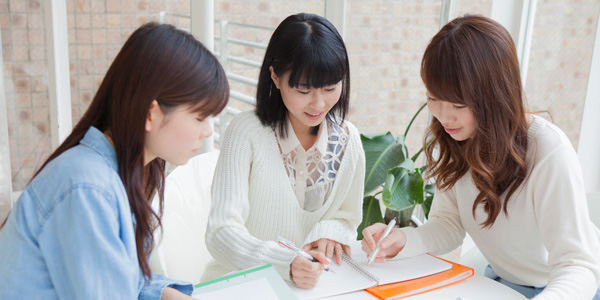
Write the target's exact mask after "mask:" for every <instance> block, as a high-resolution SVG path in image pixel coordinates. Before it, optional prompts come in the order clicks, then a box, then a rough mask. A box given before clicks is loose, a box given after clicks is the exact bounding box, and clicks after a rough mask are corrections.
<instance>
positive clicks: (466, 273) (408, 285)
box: [366, 255, 475, 299]
mask: <svg viewBox="0 0 600 300" xmlns="http://www.w3.org/2000/svg"><path fill="white" fill-rule="evenodd" d="M432 256H433V255H432ZM437 258H439V257H437ZM439 259H441V258H439ZM441 260H443V261H445V262H448V263H450V264H452V268H451V269H450V270H448V271H444V272H440V273H437V274H433V275H429V276H425V277H421V278H416V279H411V280H407V281H401V282H396V283H390V284H386V285H380V286H376V287H372V288H368V289H366V291H367V292H369V293H370V294H371V295H373V296H375V297H377V298H379V299H400V298H405V297H408V296H414V295H418V294H422V293H425V292H428V291H433V290H437V289H439V288H443V287H445V286H449V285H452V284H455V283H457V282H460V281H463V280H465V279H467V278H469V277H472V276H473V274H474V273H475V272H474V271H473V269H471V268H469V267H467V266H463V265H460V264H457V263H454V262H451V261H447V260H445V259H441Z"/></svg>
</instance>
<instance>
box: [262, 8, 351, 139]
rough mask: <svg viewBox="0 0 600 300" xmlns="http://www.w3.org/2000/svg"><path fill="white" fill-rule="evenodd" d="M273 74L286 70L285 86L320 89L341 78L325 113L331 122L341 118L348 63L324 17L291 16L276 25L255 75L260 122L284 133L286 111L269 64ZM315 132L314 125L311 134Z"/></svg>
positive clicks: (347, 93) (346, 95) (345, 107)
mask: <svg viewBox="0 0 600 300" xmlns="http://www.w3.org/2000/svg"><path fill="white" fill-rule="evenodd" d="M270 66H272V67H273V71H274V72H275V74H276V75H277V76H283V74H285V73H287V72H290V77H289V80H288V85H289V86H291V87H298V86H299V85H307V86H309V87H311V88H321V87H324V86H328V85H332V84H336V83H338V82H340V81H342V93H341V94H340V99H339V101H338V102H337V103H336V104H335V105H334V106H333V107H332V108H331V110H330V111H329V112H328V113H327V118H328V119H329V120H330V121H332V122H335V118H334V117H333V116H334V115H335V114H337V116H338V117H340V119H341V120H344V118H345V117H346V113H347V112H348V106H349V105H350V104H349V103H350V63H349V61H348V53H347V52H346V45H345V44H344V40H343V39H342V37H341V36H340V34H339V33H338V31H337V30H336V29H335V27H334V26H333V24H331V22H329V21H328V20H327V19H325V18H323V17H321V16H318V15H313V14H297V15H291V16H289V17H287V18H285V20H283V21H282V22H281V24H279V26H277V29H275V32H273V35H272V36H271V39H270V40H269V45H268V46H267V51H266V53H265V58H264V60H263V63H262V67H261V69H260V74H259V76H258V85H257V89H256V115H257V116H258V119H259V120H260V121H261V123H262V124H263V125H265V126H270V127H271V128H273V130H278V132H279V134H281V136H284V137H285V136H286V134H287V132H286V128H287V127H286V121H287V118H288V111H287V108H286V107H285V105H284V103H283V100H282V98H281V92H280V91H279V89H277V88H276V87H275V84H274V83H273V80H272V79H271V72H270V70H269V67H270ZM318 132H319V126H315V127H314V128H313V130H312V134H314V135H316V134H317V133H318Z"/></svg>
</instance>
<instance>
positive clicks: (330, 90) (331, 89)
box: [325, 87, 335, 92]
mask: <svg viewBox="0 0 600 300" xmlns="http://www.w3.org/2000/svg"><path fill="white" fill-rule="evenodd" d="M325 91H326V92H333V91H335V88H334V87H333V88H328V89H325Z"/></svg>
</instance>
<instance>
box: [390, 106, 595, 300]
mask: <svg viewBox="0 0 600 300" xmlns="http://www.w3.org/2000/svg"><path fill="white" fill-rule="evenodd" d="M528 134H529V135H528V149H527V158H526V160H527V165H528V166H529V170H528V172H529V173H528V174H529V177H528V178H527V179H526V181H524V182H523V184H522V187H521V188H520V189H519V190H517V191H516V192H515V194H513V195H512V196H511V199H510V200H509V202H508V217H507V216H505V215H504V213H503V212H501V213H500V215H498V218H497V219H496V222H495V223H494V225H493V226H492V227H491V228H489V229H484V228H482V227H481V225H480V224H481V223H482V222H483V221H484V220H485V219H486V216H487V215H486V214H485V212H484V211H483V208H482V207H481V206H480V207H479V208H478V209H477V210H476V216H477V218H476V219H474V218H473V215H472V207H473V203H474V200H475V197H476V196H477V194H478V193H479V190H478V189H477V188H476V186H475V184H474V182H473V180H472V177H471V173H470V172H468V173H467V174H466V175H465V176H463V177H462V178H461V179H460V180H459V181H458V182H457V183H456V184H455V185H454V187H453V188H452V189H449V190H447V191H443V192H442V191H437V192H436V194H435V199H434V200H433V205H432V208H431V213H430V216H429V221H428V222H427V223H426V224H425V225H423V226H421V227H419V228H416V229H414V228H410V229H409V228H405V229H403V230H404V232H405V233H406V236H407V244H406V246H405V247H404V249H403V250H402V251H401V252H400V253H399V254H398V256H397V257H406V256H414V255H417V254H421V253H426V252H429V253H434V254H441V253H444V252H447V251H450V250H452V249H454V248H456V247H457V246H458V245H460V243H461V242H462V240H463V238H464V236H465V231H466V232H468V233H469V235H471V237H472V238H473V240H474V242H475V244H476V245H477V246H478V247H479V249H480V250H481V252H482V253H483V255H484V256H485V258H486V259H487V261H488V262H489V264H490V265H491V266H492V268H493V269H494V271H495V272H496V274H498V275H499V276H500V277H502V278H504V279H506V280H508V281H510V282H513V283H516V284H520V285H525V286H536V287H543V286H546V285H547V287H546V288H545V289H544V291H543V292H542V293H540V294H539V295H538V296H537V297H535V299H536V300H542V299H544V300H546V299H556V300H567V299H573V300H584V299H591V298H592V297H593V296H592V295H594V294H595V292H596V290H597V289H598V283H599V282H600V241H599V236H600V231H598V228H596V227H595V226H594V225H593V223H592V222H591V221H590V218H589V214H588V209H587V201H586V196H585V188H584V186H583V179H582V173H581V167H580V165H579V161H578V159H577V154H576V153H575V151H574V149H573V147H572V146H571V143H570V142H569V140H568V138H567V137H566V136H565V134H564V133H563V132H562V131H561V130H560V129H559V128H558V127H556V126H554V125H553V124H551V123H550V122H548V121H546V120H544V119H543V118H541V117H537V116H534V121H533V122H532V124H531V126H530V127H529V131H528Z"/></svg>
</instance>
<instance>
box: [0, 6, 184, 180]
mask: <svg viewBox="0 0 600 300" xmlns="http://www.w3.org/2000/svg"><path fill="white" fill-rule="evenodd" d="M44 9H45V7H44V2H43V1H41V0H0V27H1V30H2V52H3V56H4V72H5V77H6V78H5V86H6V91H5V92H6V98H7V103H6V106H7V115H8V125H9V126H8V127H9V145H10V153H11V157H10V163H11V170H12V178H13V190H16V191H18V190H22V189H23V188H24V187H25V185H26V184H27V182H28V181H29V179H31V176H32V175H33V173H34V172H35V171H36V170H37V169H38V168H39V167H40V165H41V164H42V163H43V162H44V160H45V159H46V158H47V157H48V155H50V153H51V143H50V130H49V126H50V121H49V120H50V118H49V112H48V88H47V84H48V78H47V71H48V70H47V65H46V52H45V51H46V44H45V43H46V41H45V38H46V34H45V27H44V26H45V24H44ZM189 10H190V1H189V0H150V1H148V0H139V1H132V0H123V1H121V0H112V1H99V0H67V26H68V30H69V32H68V34H69V57H70V73H71V103H72V116H73V124H75V123H76V122H77V121H78V120H79V118H80V117H81V115H82V114H83V112H85V109H86V108H87V106H88V105H89V103H90V102H91V100H92V97H93V95H94V93H95V91H96V89H97V87H98V85H99V84H100V81H101V80H102V78H103V76H104V73H106V70H107V69H108V66H109V65H110V62H111V61H112V59H113V58H114V57H115V55H116V54H117V52H118V51H119V49H120V48H121V46H122V45H123V43H124V41H125V40H126V39H127V37H128V36H129V35H130V34H131V32H133V30H135V29H136V28H137V27H139V26H140V25H141V24H144V23H146V22H148V21H151V20H152V21H157V20H158V18H159V13H160V12H161V11H167V12H169V13H170V14H171V15H167V16H166V17H165V22H167V23H171V24H174V25H176V26H179V27H181V28H187V29H189V23H190V22H189ZM92 12H93V13H92ZM173 14H174V15H173ZM176 15H183V16H186V15H187V18H186V17H178V16H176Z"/></svg>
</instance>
